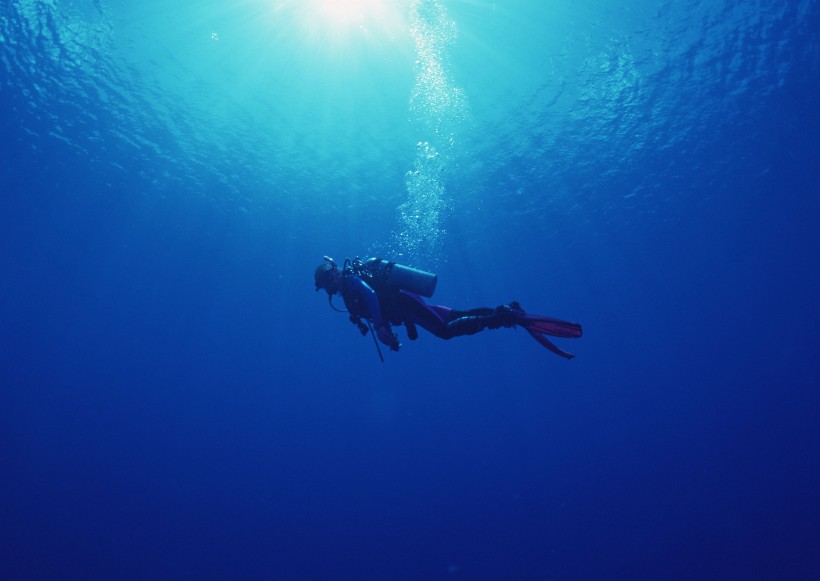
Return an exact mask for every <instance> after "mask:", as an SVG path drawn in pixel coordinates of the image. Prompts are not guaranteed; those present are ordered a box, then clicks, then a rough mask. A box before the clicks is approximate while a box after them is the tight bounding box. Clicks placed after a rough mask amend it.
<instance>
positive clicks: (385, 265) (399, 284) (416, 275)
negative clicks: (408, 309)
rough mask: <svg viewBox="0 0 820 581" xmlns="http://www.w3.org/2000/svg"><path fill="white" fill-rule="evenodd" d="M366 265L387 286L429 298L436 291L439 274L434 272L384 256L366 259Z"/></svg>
mask: <svg viewBox="0 0 820 581" xmlns="http://www.w3.org/2000/svg"><path fill="white" fill-rule="evenodd" d="M364 266H365V267H367V269H368V270H369V271H370V272H371V273H373V276H374V277H375V278H378V279H379V280H381V281H382V282H383V283H384V284H385V285H386V286H387V287H392V288H396V289H400V290H404V291H407V292H411V293H415V294H417V295H421V296H423V297H428V298H429V297H432V296H433V293H434V292H436V283H437V282H438V276H436V275H435V274H433V273H432V272H425V271H423V270H419V269H417V268H411V267H409V266H404V265H403V264H397V263H395V262H392V261H389V260H385V259H384V258H368V259H367V260H365V261H364Z"/></svg>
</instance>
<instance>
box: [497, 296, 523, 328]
mask: <svg viewBox="0 0 820 581" xmlns="http://www.w3.org/2000/svg"><path fill="white" fill-rule="evenodd" d="M524 314H525V313H524V309H522V308H521V305H520V304H518V301H513V302H511V303H510V304H509V305H499V306H497V307H496V308H495V316H496V317H497V319H498V321H499V322H500V323H501V325H502V326H504V327H515V325H516V323H518V321H519V318H520V317H522V316H523V315H524Z"/></svg>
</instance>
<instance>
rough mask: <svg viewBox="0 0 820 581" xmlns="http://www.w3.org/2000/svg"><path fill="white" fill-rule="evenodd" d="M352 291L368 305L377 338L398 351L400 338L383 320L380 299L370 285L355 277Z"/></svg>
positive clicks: (352, 281) (352, 282)
mask: <svg viewBox="0 0 820 581" xmlns="http://www.w3.org/2000/svg"><path fill="white" fill-rule="evenodd" d="M350 285H351V287H350V290H351V292H352V293H354V294H355V295H356V297H357V299H359V300H360V301H363V302H364V304H366V305H367V312H368V315H369V318H370V320H372V321H373V326H374V327H375V332H376V336H377V337H378V338H379V341H381V342H382V343H384V344H385V345H387V346H388V347H390V349H392V350H393V351H398V350H399V347H400V346H401V344H400V343H399V338H398V337H396V334H395V333H393V329H391V328H390V323H388V322H387V321H385V320H384V319H383V318H382V310H381V306H380V305H379V297H378V295H377V294H376V291H374V290H373V289H372V288H371V286H370V285H369V284H367V283H366V282H365V281H363V280H362V279H361V278H359V277H357V276H355V277H351V279H350Z"/></svg>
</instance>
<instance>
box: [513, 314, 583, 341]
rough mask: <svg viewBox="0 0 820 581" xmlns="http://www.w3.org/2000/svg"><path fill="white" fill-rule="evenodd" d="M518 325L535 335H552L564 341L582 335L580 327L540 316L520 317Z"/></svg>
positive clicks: (568, 322) (576, 324)
mask: <svg viewBox="0 0 820 581" xmlns="http://www.w3.org/2000/svg"><path fill="white" fill-rule="evenodd" d="M519 321H520V322H519V323H518V324H519V325H521V326H522V327H524V328H525V329H527V330H528V331H533V332H535V333H543V334H544V335H552V336H553V337H564V338H566V339H577V338H578V337H580V336H581V335H582V331H581V325H579V324H578V323H572V322H570V321H563V320H561V319H555V318H553V317H543V316H541V315H521V316H520V317H519Z"/></svg>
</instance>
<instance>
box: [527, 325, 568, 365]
mask: <svg viewBox="0 0 820 581" xmlns="http://www.w3.org/2000/svg"><path fill="white" fill-rule="evenodd" d="M527 333H529V334H530V336H531V337H532V338H533V339H535V340H536V341H538V342H539V343H541V345H543V346H544V347H546V348H547V349H549V350H550V351H552V352H553V353H555V354H556V355H560V356H561V357H564V358H565V359H572V358H573V357H575V355H573V354H572V353H568V352H566V351H564V350H563V349H561V348H559V347H558V346H557V345H556V344H555V343H553V342H552V341H550V340H549V339H547V338H546V337H544V336H543V335H541V334H540V333H537V332H535V331H530V330H529V329H527Z"/></svg>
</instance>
